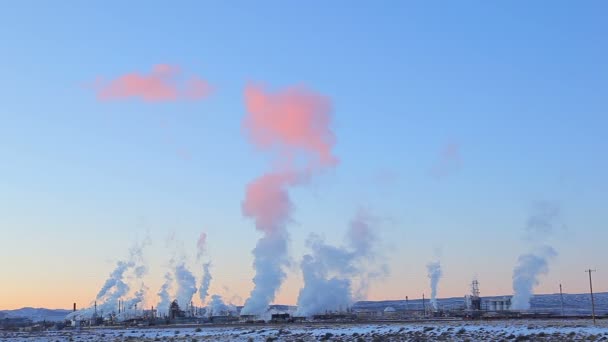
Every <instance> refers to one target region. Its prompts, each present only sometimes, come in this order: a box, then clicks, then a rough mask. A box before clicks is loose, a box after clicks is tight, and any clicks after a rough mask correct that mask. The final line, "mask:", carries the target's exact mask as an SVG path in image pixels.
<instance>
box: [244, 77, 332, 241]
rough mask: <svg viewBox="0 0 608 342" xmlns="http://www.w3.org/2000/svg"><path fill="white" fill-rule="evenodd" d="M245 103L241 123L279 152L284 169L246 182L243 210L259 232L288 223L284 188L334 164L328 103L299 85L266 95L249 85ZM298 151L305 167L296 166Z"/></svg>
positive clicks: (258, 140) (288, 203)
mask: <svg viewBox="0 0 608 342" xmlns="http://www.w3.org/2000/svg"><path fill="white" fill-rule="evenodd" d="M245 106H246V108H247V112H248V114H247V116H246V117H245V119H244V123H243V124H244V127H245V129H246V131H247V132H248V133H249V137H250V139H251V141H252V142H253V143H254V144H255V145H256V146H258V147H260V148H262V149H269V150H278V155H277V157H278V158H277V163H278V164H279V165H280V166H281V168H282V169H283V171H280V172H278V171H276V172H269V173H266V174H264V175H262V176H261V177H259V178H258V179H256V180H254V181H253V182H252V183H250V184H249V185H248V186H247V190H246V196H245V200H244V202H243V213H244V214H245V215H246V216H250V217H253V218H254V219H255V222H256V226H257V228H258V229H259V230H262V231H266V232H272V231H275V230H277V229H279V228H280V227H283V226H284V225H285V224H286V223H287V222H288V221H289V215H290V212H291V208H292V204H291V201H290V199H289V194H288V191H287V190H288V188H289V187H290V186H293V185H296V184H298V183H301V182H303V181H305V180H306V178H307V177H308V176H309V175H310V174H311V172H312V171H314V170H315V169H317V168H319V167H327V166H333V165H336V164H337V163H338V158H336V157H335V156H334V155H333V152H332V148H333V146H334V144H335V141H334V140H335V139H334V135H333V133H332V132H331V129H330V123H331V104H330V101H329V99H328V98H327V97H325V96H322V95H319V94H316V93H314V92H312V91H310V90H307V89H305V88H302V87H292V88H287V89H285V90H283V91H279V92H276V93H269V92H266V91H265V90H264V89H262V88H261V87H258V86H252V85H249V86H247V87H246V88H245ZM296 155H298V156H300V155H303V156H304V158H305V160H306V162H308V164H307V165H305V166H304V169H303V170H302V169H300V168H299V166H300V167H301V166H302V165H295V161H294V159H295V157H296ZM285 170H286V171H285Z"/></svg>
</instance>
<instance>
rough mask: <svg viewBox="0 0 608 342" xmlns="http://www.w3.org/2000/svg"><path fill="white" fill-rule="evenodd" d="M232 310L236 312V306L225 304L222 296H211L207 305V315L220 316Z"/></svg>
mask: <svg viewBox="0 0 608 342" xmlns="http://www.w3.org/2000/svg"><path fill="white" fill-rule="evenodd" d="M232 312H236V308H235V307H234V306H233V305H232V304H230V305H226V304H225V303H224V299H223V298H222V296H220V295H213V296H211V301H210V303H209V306H208V307H207V315H208V316H221V315H227V314H230V313H232Z"/></svg>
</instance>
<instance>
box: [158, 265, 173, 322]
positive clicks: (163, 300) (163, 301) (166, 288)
mask: <svg viewBox="0 0 608 342" xmlns="http://www.w3.org/2000/svg"><path fill="white" fill-rule="evenodd" d="M172 284H173V275H172V274H171V272H167V273H165V281H164V282H163V285H162V286H161V287H160V291H158V297H159V298H160V301H159V302H158V304H157V305H156V309H157V310H158V312H159V313H160V314H165V315H166V314H168V313H169V306H171V293H170V291H171V287H172V286H171V285H172Z"/></svg>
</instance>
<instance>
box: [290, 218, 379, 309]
mask: <svg viewBox="0 0 608 342" xmlns="http://www.w3.org/2000/svg"><path fill="white" fill-rule="evenodd" d="M347 240H348V246H347V247H334V246H331V245H328V244H326V243H324V242H323V240H322V239H321V238H320V237H319V236H317V235H311V236H310V237H309V239H308V241H307V245H308V247H309V248H310V249H311V250H312V253H311V254H307V255H305V256H304V257H303V259H302V262H301V263H300V266H301V268H302V274H303V276H304V287H303V288H302V289H301V290H300V294H299V296H298V311H297V313H296V315H299V316H311V315H314V314H319V313H323V312H326V311H340V310H346V309H347V308H348V307H350V306H351V305H352V303H353V282H354V280H356V279H357V277H358V280H359V283H358V285H359V295H360V296H364V295H365V292H366V290H367V286H368V284H369V279H370V277H375V276H377V275H380V274H384V272H386V271H385V269H384V266H380V268H379V269H381V270H382V272H377V271H374V272H367V267H368V266H369V263H370V261H373V259H374V256H375V255H374V253H373V243H374V242H375V238H374V234H373V232H372V230H371V228H370V225H369V218H368V216H367V215H365V214H364V213H363V212H362V211H360V212H359V214H358V215H357V217H356V218H355V219H353V220H352V221H351V225H350V229H349V231H348V234H347ZM361 299H363V298H361Z"/></svg>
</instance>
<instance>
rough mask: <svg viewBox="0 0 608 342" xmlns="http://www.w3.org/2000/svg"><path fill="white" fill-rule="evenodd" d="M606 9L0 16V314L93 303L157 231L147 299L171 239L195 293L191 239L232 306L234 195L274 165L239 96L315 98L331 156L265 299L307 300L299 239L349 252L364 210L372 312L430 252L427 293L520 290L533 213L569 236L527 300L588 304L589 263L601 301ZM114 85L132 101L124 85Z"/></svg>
mask: <svg viewBox="0 0 608 342" xmlns="http://www.w3.org/2000/svg"><path fill="white" fill-rule="evenodd" d="M606 10H608V4H606V3H605V2H602V1H586V2H581V3H577V4H576V6H573V4H572V2H567V1H537V2H534V3H530V2H524V1H509V2H507V1H504V2H484V1H461V2H450V3H447V2H435V1H411V2H405V1H385V2H364V1H355V2H352V1H332V2H327V1H306V2H295V1H294V2H285V1H256V2H246V1H242V2H238V1H237V2H219V1H215V2H214V1H208V2H201V1H176V2H172V3H171V4H169V3H167V2H161V1H158V2H156V1H151V2H148V1H146V2H144V1H129V2H121V1H87V2H82V1H59V2H52V3H51V2H40V1H9V2H5V3H3V4H2V8H1V9H0V22H2V30H0V56H1V57H0V61H1V63H0V75H1V77H0V94H1V95H0V99H1V100H2V101H1V107H0V108H1V109H0V119H1V120H0V165H1V166H0V193H1V194H2V195H1V196H0V260H3V262H2V267H1V269H0V272H1V280H2V286H1V291H0V309H12V308H19V307H23V306H34V307H48V308H69V307H71V305H72V303H73V302H76V303H78V305H79V306H85V305H88V304H89V303H91V302H92V301H93V300H94V299H95V296H96V294H97V292H98V291H99V289H100V287H101V286H102V285H103V282H104V281H105V279H106V278H107V277H108V275H109V274H110V272H111V271H112V270H113V268H114V267H115V263H116V262H117V261H118V260H124V259H126V258H127V257H128V253H129V247H130V246H131V245H133V243H135V242H137V241H143V240H146V239H147V240H149V241H150V244H149V245H148V246H146V247H145V249H144V252H143V255H144V259H145V261H146V265H147V267H148V273H147V275H146V276H145V278H144V281H145V284H146V286H147V287H149V293H148V296H147V303H149V304H155V302H156V301H157V300H158V298H157V297H156V292H158V289H159V288H160V285H161V283H162V281H163V275H164V273H165V272H166V271H167V270H168V267H169V259H170V258H171V255H172V253H175V250H172V247H171V244H170V243H169V244H168V243H167V241H168V240H170V239H174V240H175V241H180V243H181V245H182V246H183V249H182V250H181V251H180V253H184V254H185V255H186V256H187V260H188V264H189V265H190V268H191V270H192V272H193V273H194V274H195V275H196V277H197V278H199V277H200V274H201V273H202V266H201V265H200V263H199V262H197V260H196V258H195V256H196V242H197V240H198V237H199V235H200V234H201V232H205V233H206V234H207V251H206V255H205V257H204V258H205V260H210V261H211V262H212V264H213V268H212V273H213V281H212V284H211V290H210V292H211V293H217V294H222V295H223V296H224V297H225V298H230V299H232V301H233V302H234V303H235V304H243V303H244V301H245V300H246V299H247V297H248V296H249V292H250V291H251V289H252V287H253V283H252V278H253V276H254V269H253V266H252V263H253V256H252V250H253V248H254V247H255V244H256V241H257V240H258V239H259V238H260V236H261V233H260V232H259V231H257V230H256V228H255V224H254V222H253V220H252V219H251V218H249V217H247V216H246V215H244V214H243V212H242V203H243V200H244V198H245V189H246V187H247V185H248V184H249V183H250V182H252V181H253V180H254V179H256V178H257V177H259V176H260V175H261V174H263V173H264V172H266V171H267V170H268V168H269V167H270V166H271V165H272V164H273V160H274V159H273V156H272V153H268V151H264V150H263V149H260V148H259V146H256V144H254V143H252V142H251V139H250V137H249V136H248V133H247V131H246V127H244V123H243V122H244V118H245V117H246V115H247V110H248V109H247V106H246V101H245V90H246V88H247V87H249V86H252V85H256V86H259V87H263V89H266V90H267V91H269V92H281V91H282V90H284V89H290V87H301V88H302V89H309V90H310V91H311V92H313V93H314V94H320V95H321V96H323V97H324V98H326V99H327V101H328V103H329V104H330V109H331V122H330V126H331V132H332V133H333V136H334V137H335V145H334V146H333V152H332V153H333V154H334V155H335V156H336V157H337V158H338V160H339V162H338V163H336V164H335V165H333V166H332V167H328V168H323V170H321V171H320V172H317V173H316V174H315V176H314V177H311V179H310V180H309V181H308V182H307V184H303V185H301V186H297V187H294V188H293V189H291V190H290V196H291V201H292V204H293V214H292V220H291V222H289V223H288V227H287V230H288V231H289V235H290V237H289V244H288V255H289V259H290V262H289V265H288V266H287V280H286V281H285V282H284V284H283V285H282V286H281V289H280V290H279V293H278V295H277V297H276V298H275V300H274V302H276V303H282V304H295V303H296V300H297V295H298V292H299V290H300V288H301V287H302V275H301V272H300V269H299V267H298V263H299V260H300V259H301V258H302V255H304V254H306V253H307V246H306V240H307V237H308V236H309V234H311V233H316V234H319V235H321V236H323V237H324V238H325V239H326V241H327V242H329V243H333V244H337V245H339V244H341V243H343V241H344V240H343V239H344V236H345V234H346V231H347V229H348V225H349V222H350V221H351V220H352V219H353V217H355V216H356V215H357V213H358V212H359V211H360V210H365V211H366V212H368V213H371V215H372V216H373V217H374V226H373V228H374V231H375V233H376V234H377V236H378V239H377V243H378V246H377V247H378V255H379V256H380V257H381V258H383V260H384V261H385V262H386V264H387V266H388V269H389V273H388V274H387V275H385V276H383V277H380V278H378V279H376V280H375V281H374V282H373V283H372V284H371V286H370V288H369V292H368V293H367V298H368V299H372V300H380V299H401V298H404V297H405V296H409V298H418V297H420V296H422V294H423V293H426V294H428V293H429V292H430V289H429V279H428V277H427V274H426V264H427V263H428V262H430V261H434V260H440V261H441V266H442V270H443V278H442V279H441V281H440V283H439V289H438V296H439V297H451V296H463V295H464V294H466V293H468V291H469V290H468V288H469V284H470V282H471V280H473V279H474V278H476V279H478V280H479V283H480V290H481V293H482V295H498V294H511V293H512V291H513V290H512V272H513V268H514V267H515V265H516V263H517V260H518V257H519V256H520V255H521V254H524V253H527V252H529V251H530V250H531V249H533V248H534V247H533V246H532V244H531V243H530V241H528V240H527V239H526V222H527V221H528V218H529V216H530V213H531V212H532V211H533V209H534V207H535V205H537V204H538V203H551V204H552V205H554V206H555V207H557V208H559V212H560V219H559V220H560V221H559V227H560V228H559V229H556V231H555V232H553V233H551V234H548V236H546V237H545V243H548V244H551V246H552V247H553V248H554V249H555V250H556V251H557V252H558V255H557V257H555V258H554V259H553V260H551V262H550V270H549V272H548V274H546V275H543V276H541V277H540V283H539V285H538V286H537V287H536V292H537V293H554V292H557V291H558V289H559V284H560V283H562V284H563V287H564V291H565V292H570V293H580V292H585V291H587V289H588V278H586V274H585V273H584V270H585V269H588V268H594V269H597V272H596V273H595V274H594V289H595V290H596V291H608V265H606V262H607V260H608V259H606V258H605V256H606V251H605V245H606V241H608V229H606V222H608V210H607V208H606V204H607V203H608V181H607V180H606V175H607V174H608V155H607V154H606V151H607V148H608V140H607V138H606V128H607V127H608V100H607V99H608V97H607V96H606V94H607V92H608V64H607V63H606V56H607V55H608V45H607V44H606V36H607V35H608V22H606V20H605V13H606ZM125 75H131V76H132V75H139V76H141V77H143V79H144V81H141V79H139V81H141V82H140V83H137V80H135V82H131V83H128V82H127V81H128V77H127V78H124V77H126V76H125ZM173 76H176V77H177V78H176V84H172V86H171V87H169V88H168V89H164V88H163V87H162V85H163V84H164V83H162V80H163V79H164V77H169V78H171V77H173ZM146 77H148V78H146ZM155 77H156V78H155ZM159 79H160V80H161V81H158V80H159ZM125 80H127V81H125ZM155 80H156V81H158V82H157V83H154V82H155ZM121 82H123V83H121ZM125 82H126V83H128V84H129V85H130V86H132V87H134V88H137V89H140V88H142V87H143V88H145V89H144V90H142V93H138V92H137V91H135V92H131V93H129V89H127V88H128V87H126V86H125V87H122V88H121V86H124V84H126V83H125ZM142 82H143V83H142ZM146 82H148V83H146ZM151 83H153V85H152V86H149V84H151ZM142 84H143V85H142ZM159 84H160V86H159ZM155 85H156V86H157V87H156V88H155ZM173 86H175V87H178V88H179V89H177V90H176V88H175V87H173ZM146 87H147V88H146ZM137 89H135V90H137ZM140 90H141V89H140ZM143 93H146V94H150V93H152V95H150V97H145V96H139V95H141V94H143Z"/></svg>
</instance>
